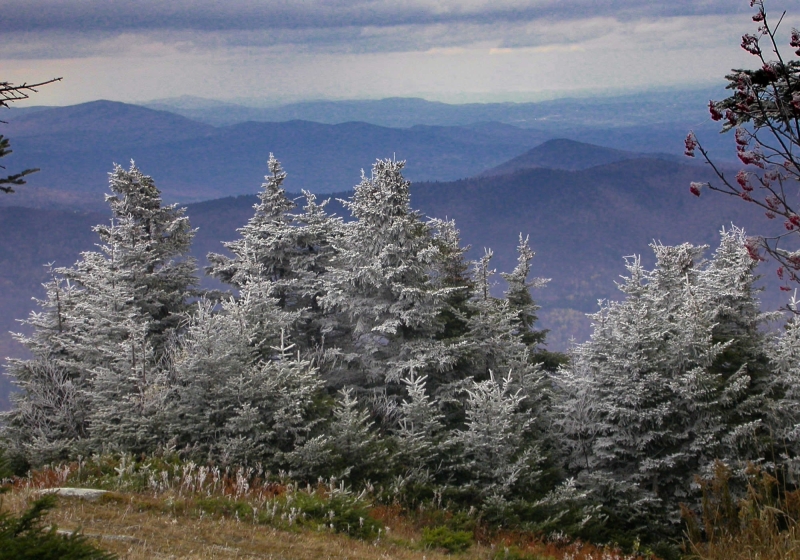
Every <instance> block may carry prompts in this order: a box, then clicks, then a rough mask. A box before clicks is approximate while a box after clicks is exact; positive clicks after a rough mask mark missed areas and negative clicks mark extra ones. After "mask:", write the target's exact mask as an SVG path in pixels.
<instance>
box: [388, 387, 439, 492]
mask: <svg viewBox="0 0 800 560" xmlns="http://www.w3.org/2000/svg"><path fill="white" fill-rule="evenodd" d="M426 381H427V377H426V376H422V377H417V376H416V375H414V373H413V372H412V373H411V374H410V375H409V376H408V377H406V378H403V379H402V382H403V384H404V385H405V386H406V390H407V392H408V396H407V397H406V398H405V399H403V401H402V403H401V404H400V407H399V408H400V410H399V413H400V414H399V416H400V417H399V420H398V422H397V427H396V429H395V435H396V437H397V463H398V465H399V466H400V469H401V470H402V474H401V480H400V483H401V484H402V485H403V486H408V485H417V486H419V487H425V486H429V485H432V484H434V483H435V482H436V480H437V476H438V475H439V474H440V473H441V471H442V464H443V460H444V457H445V455H446V449H445V445H444V441H443V440H444V438H445V437H446V432H445V426H444V422H443V421H444V415H443V414H442V413H441V411H440V410H439V405H438V403H437V401H436V399H435V398H432V397H431V396H430V395H429V394H428V391H427V389H426V386H425V385H426Z"/></svg>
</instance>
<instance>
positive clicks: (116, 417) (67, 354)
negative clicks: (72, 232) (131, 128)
mask: <svg viewBox="0 0 800 560" xmlns="http://www.w3.org/2000/svg"><path fill="white" fill-rule="evenodd" d="M110 188H111V191H112V194H111V195H110V196H108V197H107V200H108V202H109V205H110V206H111V210H112V213H113V216H114V217H113V219H112V221H111V224H110V225H100V226H97V227H95V228H94V230H95V231H96V232H97V233H98V235H99V237H100V240H101V244H100V245H99V251H90V252H86V253H83V254H82V255H81V258H80V260H79V261H78V262H77V263H76V264H75V265H74V266H73V267H69V268H59V269H56V270H55V274H54V280H53V281H52V282H51V283H50V284H49V285H48V286H47V289H48V299H47V300H46V301H43V302H41V305H42V307H43V309H44V311H43V312H42V313H40V314H33V315H32V316H31V319H30V320H29V323H30V324H32V325H33V326H34V328H35V329H36V330H35V333H34V334H33V336H31V337H21V338H20V339H21V340H22V342H23V343H24V344H26V345H27V346H28V347H29V348H30V349H31V351H32V353H33V358H32V359H31V360H27V361H18V362H15V363H14V364H13V365H12V367H11V370H10V372H11V373H12V374H13V375H15V376H16V377H17V380H18V383H19V384H20V385H21V386H22V388H23V392H22V393H20V394H19V396H18V397H16V400H17V403H16V409H15V410H13V411H11V412H10V413H9V414H8V415H7V423H8V426H9V430H10V431H7V434H8V436H9V437H10V438H11V440H12V443H13V445H14V447H15V448H16V449H24V450H25V454H26V455H27V457H28V458H29V459H30V460H33V461H35V462H39V461H41V460H45V459H46V456H47V455H49V456H50V458H55V457H54V455H59V456H63V455H65V454H68V453H78V452H86V451H88V450H91V449H99V447H101V446H109V445H110V446H114V447H121V448H123V449H126V450H128V449H136V450H141V449H144V448H146V447H147V445H148V443H147V442H148V441H150V439H151V436H150V435H147V434H148V433H149V431H150V429H151V428H150V427H148V422H149V420H148V419H149V417H150V416H151V413H152V409H151V408H150V407H151V406H156V407H157V406H158V402H159V398H160V397H159V392H160V391H161V389H162V385H163V384H162V381H161V375H160V371H159V370H160V368H161V363H162V361H163V359H164V357H165V352H166V347H167V341H168V340H169V339H170V338H171V337H172V336H174V333H175V332H176V330H177V329H178V328H179V326H180V323H181V321H182V320H183V316H184V313H185V312H186V311H187V310H188V304H187V298H188V297H189V296H190V295H191V294H192V293H193V287H194V285H195V284H196V282H197V280H196V277H195V275H194V271H195V267H194V263H193V261H192V260H191V259H188V258H187V257H186V256H185V254H186V252H187V251H188V248H189V244H190V242H191V239H192V236H193V231H192V230H191V228H190V226H189V222H188V219H187V218H186V217H185V216H184V215H183V210H179V209H177V207H176V206H174V205H173V206H162V205H161V198H160V193H159V191H158V189H157V188H156V187H155V184H154V183H153V180H152V179H151V178H150V177H148V176H146V175H143V174H142V173H141V172H140V171H139V170H138V169H137V168H136V167H135V166H133V165H132V166H131V168H130V170H128V171H125V170H123V169H122V168H121V167H119V166H116V167H115V168H114V171H113V172H112V173H111V174H110ZM43 395H48V397H46V398H43V397H42V396H43ZM56 409H57V412H56ZM49 412H54V414H50V415H49V416H50V419H49V420H48V421H47V422H45V423H42V422H38V423H34V424H32V425H31V424H30V423H29V422H28V420H26V418H32V417H37V418H43V417H44V416H45V415H48V413H49ZM25 424H28V426H27V427H23V426H24V425H25ZM29 429H34V430H35V432H36V433H35V434H31V433H30V432H27V431H26V430H29ZM31 435H33V437H34V440H35V441H36V443H35V444H34V445H33V446H31V445H30V444H28V443H26V442H27V441H31V440H28V439H26V438H28V437H29V436H31Z"/></svg>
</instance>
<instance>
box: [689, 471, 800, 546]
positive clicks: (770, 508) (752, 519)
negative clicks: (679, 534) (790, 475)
mask: <svg viewBox="0 0 800 560" xmlns="http://www.w3.org/2000/svg"><path fill="white" fill-rule="evenodd" d="M747 475H748V481H747V491H746V494H745V496H744V497H742V498H738V499H737V498H735V497H734V496H733V492H732V490H731V478H732V473H731V471H730V470H729V469H728V468H727V467H726V466H725V465H723V464H722V463H718V464H717V466H716V469H715V473H714V476H713V477H712V478H711V479H709V480H700V481H699V482H700V484H701V487H702V489H703V496H704V498H703V508H702V512H701V514H700V515H699V516H698V515H697V514H695V513H692V512H690V511H688V510H684V518H686V519H687V521H688V528H689V535H688V536H689V540H688V542H687V543H686V547H687V549H688V553H689V557H690V558H693V559H698V560H800V490H788V489H787V488H786V486H785V484H783V483H781V482H780V481H779V480H778V479H777V478H775V476H773V475H771V474H769V473H767V472H765V471H763V470H761V469H759V468H755V467H752V468H751V469H749V472H748V473H747Z"/></svg>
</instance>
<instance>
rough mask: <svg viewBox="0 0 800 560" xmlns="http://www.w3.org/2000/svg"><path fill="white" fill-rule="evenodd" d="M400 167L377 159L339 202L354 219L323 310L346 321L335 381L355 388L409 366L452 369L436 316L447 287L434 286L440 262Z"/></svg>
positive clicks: (390, 378)
mask: <svg viewBox="0 0 800 560" xmlns="http://www.w3.org/2000/svg"><path fill="white" fill-rule="evenodd" d="M403 167H404V162H395V161H391V160H378V161H377V162H376V163H375V164H374V165H373V168H372V175H371V176H370V177H367V176H365V175H364V176H362V180H361V183H360V184H359V185H357V186H356V187H355V191H354V193H353V197H352V198H351V200H349V201H343V202H344V204H345V206H346V207H347V208H348V209H349V210H350V212H351V214H352V216H353V218H354V221H353V222H350V223H348V224H345V226H344V228H343V236H342V237H341V239H340V241H338V242H337V244H336V249H337V251H338V254H337V256H336V257H335V258H334V260H333V262H332V264H331V268H330V270H329V272H328V274H327V275H326V295H325V296H324V298H323V306H324V308H325V309H326V311H327V312H329V313H339V314H341V315H342V316H343V318H344V319H346V321H347V322H346V326H347V332H348V334H349V336H350V340H349V341H348V342H347V343H345V344H344V348H343V351H344V356H345V358H347V360H349V365H348V366H347V367H346V368H342V369H340V371H338V372H332V374H331V375H332V376H334V377H336V378H337V379H335V383H338V384H344V383H350V384H355V385H358V386H361V387H366V386H378V387H380V386H384V385H385V384H386V383H395V384H396V383H398V382H399V381H400V379H402V378H403V377H404V376H405V375H406V374H407V373H408V372H409V371H411V370H412V369H413V370H414V371H417V372H421V373H423V374H425V373H428V374H429V375H430V378H431V379H432V380H434V379H435V378H436V377H437V376H438V375H439V374H441V373H443V372H445V371H447V370H448V369H450V368H451V367H452V363H453V359H452V357H451V356H450V354H449V353H448V352H447V348H446V345H445V344H442V343H441V342H440V341H438V340H437V339H436V335H437V334H438V333H440V332H441V331H442V328H443V326H442V324H441V322H440V315H441V311H442V309H443V307H444V302H445V300H446V298H447V297H448V296H449V295H450V294H451V293H452V291H453V289H452V288H448V287H443V286H437V285H436V284H435V282H434V281H433V278H432V271H433V269H434V268H435V266H436V264H437V262H438V261H439V259H440V253H439V250H438V247H437V245H436V244H435V243H434V242H433V239H432V232H431V229H430V227H429V226H428V225H426V224H425V223H424V222H422V220H421V219H420V217H419V215H418V214H417V213H416V212H414V211H413V210H411V207H410V202H409V185H410V184H409V182H408V181H407V180H405V178H403V175H402V169H403Z"/></svg>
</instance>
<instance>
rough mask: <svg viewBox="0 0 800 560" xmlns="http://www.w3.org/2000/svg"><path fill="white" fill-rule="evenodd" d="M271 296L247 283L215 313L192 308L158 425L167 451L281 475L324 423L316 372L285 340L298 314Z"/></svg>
mask: <svg viewBox="0 0 800 560" xmlns="http://www.w3.org/2000/svg"><path fill="white" fill-rule="evenodd" d="M270 291H271V282H269V281H266V280H264V281H261V282H250V283H247V284H245V285H244V286H243V287H242V289H241V291H240V297H239V298H238V299H236V300H234V299H233V298H231V299H228V300H225V301H223V302H222V304H221V309H220V310H219V311H218V312H216V313H214V312H212V306H211V304H210V303H209V302H205V301H201V302H200V303H199V304H198V311H197V313H196V315H195V317H194V318H193V319H192V322H191V323H190V324H189V325H188V327H187V329H186V333H185V334H184V335H183V336H182V337H181V338H180V339H178V340H176V342H175V346H174V349H173V354H172V359H171V363H172V369H171V371H170V377H171V391H170V398H169V400H168V403H167V406H166V408H165V411H164V415H163V417H164V420H163V424H164V425H165V426H166V427H167V428H168V429H167V430H165V433H167V434H169V437H170V438H172V443H173V444H174V445H177V446H178V447H180V448H188V449H189V450H190V452H191V453H192V454H193V455H195V456H197V457H201V458H209V457H210V458H213V459H215V460H221V461H224V462H226V463H237V464H255V463H256V462H260V463H262V464H264V465H265V466H267V467H268V468H276V469H278V468H285V467H287V466H289V463H288V462H287V461H286V460H285V458H284V455H285V454H286V453H289V452H291V451H293V450H294V448H295V447H296V446H298V445H302V444H304V443H305V441H306V440H307V439H308V438H309V436H310V435H311V434H312V432H313V430H314V429H315V428H316V426H317V424H318V423H320V422H321V420H322V419H323V418H324V416H325V414H324V410H318V409H319V408H320V407H321V406H322V404H321V400H320V399H321V398H322V393H321V391H322V383H321V381H320V378H319V375H318V373H317V370H316V368H315V367H314V366H313V365H312V364H311V363H310V362H309V361H308V360H307V359H304V358H302V357H301V356H300V355H299V352H298V351H297V350H296V348H295V346H294V344H292V343H291V342H290V341H289V339H288V335H287V328H288V326H289V325H291V324H293V323H294V322H295V320H296V315H297V314H296V313H290V312H286V311H284V310H283V309H281V308H280V306H279V304H278V300H277V298H271V297H270ZM322 408H324V407H322Z"/></svg>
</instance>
